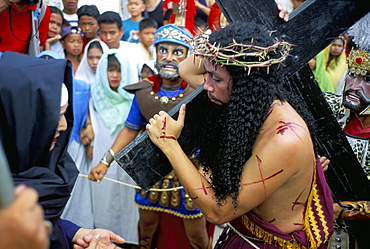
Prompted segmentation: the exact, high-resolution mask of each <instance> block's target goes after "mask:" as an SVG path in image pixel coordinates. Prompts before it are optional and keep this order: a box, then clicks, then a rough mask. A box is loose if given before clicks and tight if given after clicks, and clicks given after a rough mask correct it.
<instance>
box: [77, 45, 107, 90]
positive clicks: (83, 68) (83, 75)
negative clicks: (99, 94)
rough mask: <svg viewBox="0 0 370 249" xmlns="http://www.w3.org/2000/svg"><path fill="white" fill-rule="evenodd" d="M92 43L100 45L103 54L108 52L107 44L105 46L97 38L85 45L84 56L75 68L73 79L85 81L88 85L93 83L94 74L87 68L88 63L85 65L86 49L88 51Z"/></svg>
mask: <svg viewBox="0 0 370 249" xmlns="http://www.w3.org/2000/svg"><path fill="white" fill-rule="evenodd" d="M94 41H98V42H99V43H100V45H101V46H102V48H103V54H104V53H105V52H107V51H108V50H109V48H108V46H107V44H105V42H103V41H101V40H100V39H98V38H95V39H93V40H91V41H90V42H89V43H88V44H87V45H86V47H85V52H84V55H83V57H82V60H81V62H80V65H79V66H78V68H77V71H76V75H75V78H76V79H78V80H83V81H85V82H87V83H89V84H91V83H93V82H94V80H95V73H94V71H93V70H92V69H91V67H90V66H89V63H87V52H88V49H89V46H90V44H91V43H92V42H94Z"/></svg>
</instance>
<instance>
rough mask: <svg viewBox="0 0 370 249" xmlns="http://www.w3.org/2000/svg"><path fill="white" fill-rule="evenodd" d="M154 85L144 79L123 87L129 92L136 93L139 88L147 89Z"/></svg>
mask: <svg viewBox="0 0 370 249" xmlns="http://www.w3.org/2000/svg"><path fill="white" fill-rule="evenodd" d="M152 85H153V84H152V83H150V82H149V81H146V80H144V81H141V82H139V83H135V84H131V85H127V86H124V87H123V89H125V90H126V91H128V92H129V93H135V92H136V91H138V90H142V89H146V88H148V87H151V86H152Z"/></svg>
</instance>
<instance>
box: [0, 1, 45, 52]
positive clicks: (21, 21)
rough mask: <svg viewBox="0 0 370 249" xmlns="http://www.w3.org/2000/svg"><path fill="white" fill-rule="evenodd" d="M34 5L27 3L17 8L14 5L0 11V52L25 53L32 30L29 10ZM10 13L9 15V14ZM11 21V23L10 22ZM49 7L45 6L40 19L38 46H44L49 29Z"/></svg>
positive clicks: (34, 6) (32, 8) (33, 7)
mask: <svg viewBox="0 0 370 249" xmlns="http://www.w3.org/2000/svg"><path fill="white" fill-rule="evenodd" d="M36 7H37V6H36V5H28V6H26V7H25V8H24V9H22V10H18V9H17V8H16V7H15V6H14V5H12V6H11V7H10V8H8V9H6V10H4V11H3V12H1V13H0V24H1V28H0V52H5V51H14V52H18V53H22V54H26V53H27V49H28V43H29V40H30V37H31V31H32V19H31V10H35V9H36ZM9 14H10V15H9ZM9 20H10V21H11V25H10V22H9ZM49 22H50V9H49V7H47V9H46V12H45V16H44V18H43V19H42V21H41V23H40V26H39V32H40V36H39V37H40V46H44V45H45V42H46V38H47V35H48V31H49Z"/></svg>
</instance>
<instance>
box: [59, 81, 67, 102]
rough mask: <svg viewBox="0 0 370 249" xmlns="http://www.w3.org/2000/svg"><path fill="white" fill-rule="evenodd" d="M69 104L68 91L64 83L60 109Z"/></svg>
mask: <svg viewBox="0 0 370 249" xmlns="http://www.w3.org/2000/svg"><path fill="white" fill-rule="evenodd" d="M67 103H68V89H67V87H66V85H65V84H64V83H62V97H61V98H60V107H62V106H64V105H65V104H67Z"/></svg>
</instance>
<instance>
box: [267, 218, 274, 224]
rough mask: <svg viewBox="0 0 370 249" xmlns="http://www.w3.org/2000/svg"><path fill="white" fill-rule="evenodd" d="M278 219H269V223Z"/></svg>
mask: <svg viewBox="0 0 370 249" xmlns="http://www.w3.org/2000/svg"><path fill="white" fill-rule="evenodd" d="M275 220H276V219H275V218H273V219H272V220H270V221H268V223H272V222H274V221H275Z"/></svg>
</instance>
